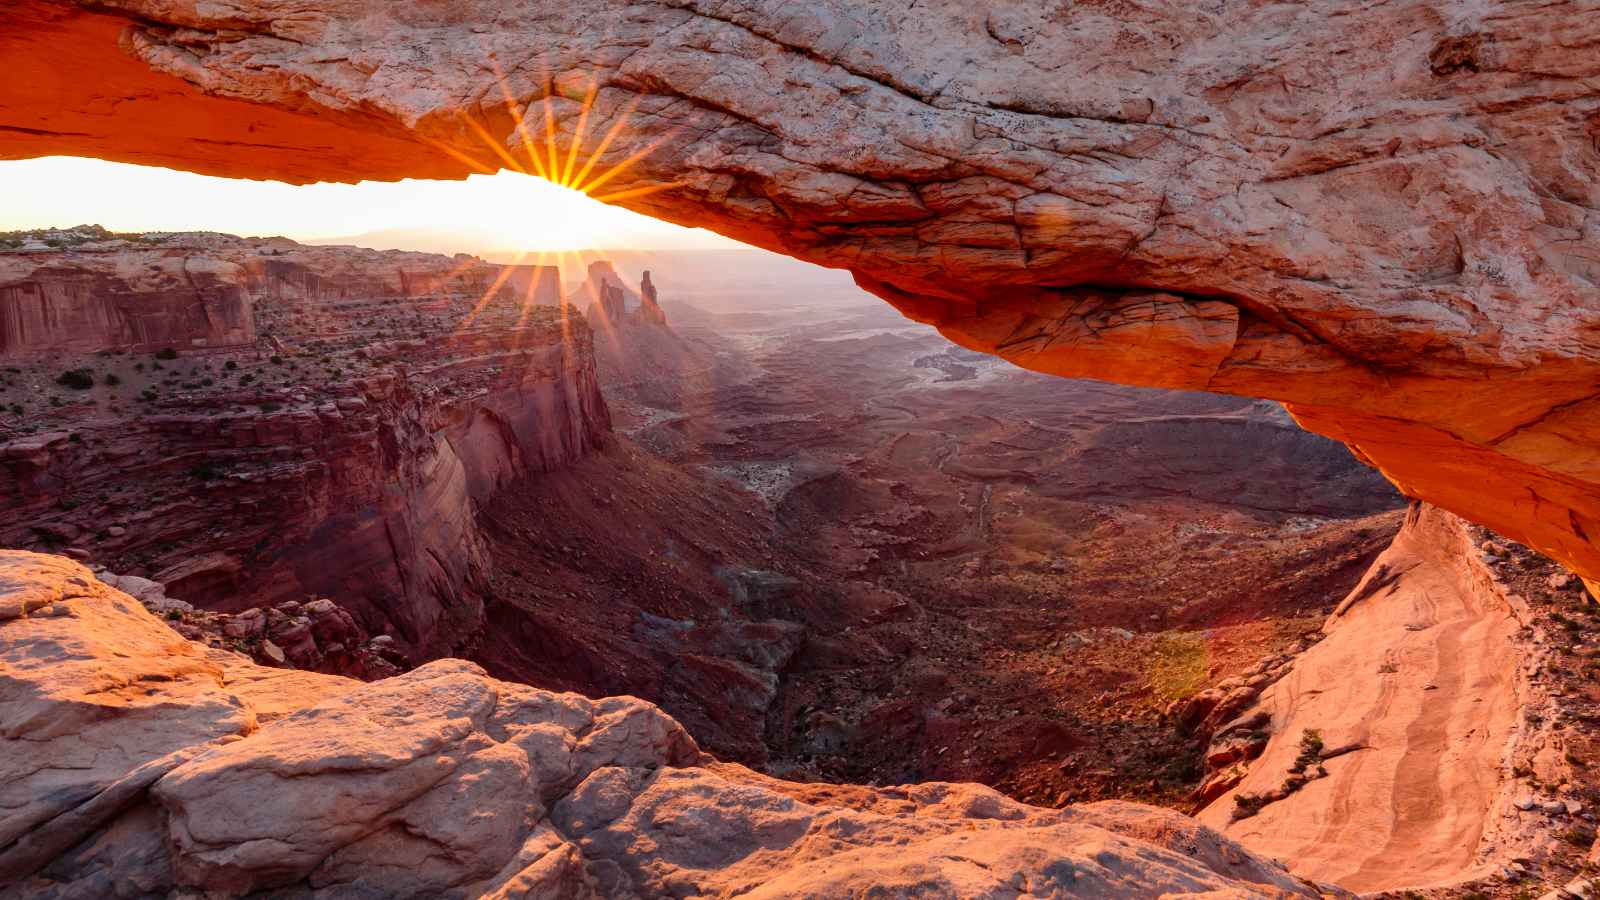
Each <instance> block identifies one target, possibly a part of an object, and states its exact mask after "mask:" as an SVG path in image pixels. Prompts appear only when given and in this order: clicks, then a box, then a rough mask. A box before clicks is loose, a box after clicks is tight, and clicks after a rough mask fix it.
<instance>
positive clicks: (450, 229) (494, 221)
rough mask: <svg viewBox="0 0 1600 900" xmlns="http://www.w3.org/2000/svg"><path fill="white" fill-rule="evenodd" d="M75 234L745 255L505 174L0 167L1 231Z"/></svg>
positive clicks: (703, 235) (718, 239) (86, 164)
mask: <svg viewBox="0 0 1600 900" xmlns="http://www.w3.org/2000/svg"><path fill="white" fill-rule="evenodd" d="M72 225H103V226H105V227H106V228H108V229H110V230H112V231H223V232H228V233H230V234H238V235H244V236H256V237H269V236H280V235H281V236H283V237H287V238H292V239H294V240H298V241H318V242H327V241H329V240H330V239H353V241H352V242H354V243H358V244H361V245H363V246H369V247H375V248H377V249H380V250H385V249H407V250H429V251H433V252H456V251H464V252H469V253H479V254H495V255H501V254H504V253H506V252H517V251H523V250H532V251H538V250H578V249H587V248H596V249H640V250H666V249H672V250H688V249H713V248H733V247H741V246H743V245H742V244H739V243H737V242H735V241H732V240H729V239H727V238H724V237H722V236H720V235H716V234H712V233H710V232H707V231H703V230H701V229H698V228H683V227H681V226H678V225H671V224H668V223H666V222H660V221H657V220H655V219H651V218H649V217H647V216H642V215H639V214H638V213H634V212H629V211H628V210H625V209H621V208H619V207H614V206H606V205H605V204H602V203H600V202H598V201H595V200H591V199H589V198H588V197H585V196H584V195H582V194H580V193H578V192H577V191H572V190H568V189H566V188H562V187H557V186H556V185H554V184H551V183H550V182H547V181H543V180H541V179H538V178H534V177H533V176H530V175H521V174H517V173H513V172H502V173H500V174H498V175H474V176H472V177H470V178H468V179H467V180H465V181H417V180H406V181H400V182H373V181H364V182H361V183H360V184H353V185H351V184H313V185H305V186H301V187H295V186H292V185H286V184H279V183H277V182H272V181H246V180H240V179H233V178H213V177H210V176H206V175H194V174H191V173H188V172H176V171H173V170H171V169H161V168H155V167H150V166H134V165H127V164H124V163H112V162H105V161H103V160H98V159H79V158H75V157H65V156H54V157H46V158H44V159H29V160H17V161H5V160H0V231H14V230H20V229H27V228H47V227H52V226H54V227H68V226H72Z"/></svg>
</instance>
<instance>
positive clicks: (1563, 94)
mask: <svg viewBox="0 0 1600 900" xmlns="http://www.w3.org/2000/svg"><path fill="white" fill-rule="evenodd" d="M1597 13H1600V4H1597V3H1595V2H1592V0H1557V2H1550V3H1540V4H1530V3H1523V2H1516V0H1498V2H1495V0H1490V2H1477V0H1471V2H1469V0H1452V2H1438V0H1426V2H1424V0H1403V2H1396V3H1383V4H1371V5H1357V6H1352V5H1351V4H1349V3H1347V2H1343V0H1309V2H1305V3H1295V4H1277V5H1271V6H1266V7H1263V6H1260V5H1258V4H1244V3H1204V4H1195V3H1191V2H1178V0H1154V2H1147V3H1138V4H1133V3H1112V2H1096V3H1065V2H1049V3H1035V2H1021V0H1018V2H1005V0H985V2H967V0H961V2H958V0H936V2H920V0H919V2H916V3H907V2H893V3H863V2H852V0H818V2H815V3H807V4H793V3H779V2H773V0H656V2H629V0H597V2H593V3H585V4H581V5H573V4H568V3H561V2H555V0H511V2H503V0H458V2H452V3H446V4H427V5H421V6H419V5H417V4H399V5H396V4H387V3H377V2H371V0H366V2H349V3H333V2H328V0H262V2H256V3H249V4H237V3H210V2H199V0H106V2H101V3H96V4H93V9H92V11H91V10H90V9H88V8H86V5H80V4H76V3H71V2H67V0H22V2H20V3H16V4H12V8H11V9H10V10H8V16H7V21H6V22H5V23H4V24H3V25H0V48H3V52H4V54H5V58H6V59H7V60H8V61H9V62H10V63H11V64H12V66H13V69H14V73H15V77H13V78H10V79H7V81H6V83H5V84H4V85H0V157H24V156H38V155H44V154H51V153H70V154H80V155H94V156H103V157H108V158H113V159H123V160H130V161H135V162H144V163H155V164H160V165H167V166H176V167H181V168H188V169H193V170H196V171H202V172H211V173H217V174H225V175H234V176H248V177H265V178H278V179H284V180H290V181H309V180H318V179H339V180H356V179H361V178H399V177H405V176H421V177H461V176H463V175H465V174H468V173H469V172H472V171H491V170H497V169H501V168H505V167H510V166H517V167H521V168H524V169H527V170H529V171H533V172H535V173H540V172H542V173H544V174H547V175H555V176H557V177H564V176H567V175H569V174H570V175H571V176H573V177H577V176H580V175H581V176H582V179H583V180H584V181H586V182H587V183H588V187H589V188H590V190H591V193H593V194H595V195H597V196H601V197H603V198H606V199H609V200H610V201H611V202H616V203H620V204H621V205H624V206H628V207H631V208H634V209H637V210H639V211H641V212H645V213H647V214H650V215H653V216H658V217H660V218H664V219H668V220H672V221H676V222H682V223H686V224H692V225H699V226H704V227H707V228H711V229H713V230H716V231H719V232H722V233H724V234H727V235H731V236H733V237H736V238H739V239H741V240H744V241H748V242H750V243H753V244H757V245H760V246H763V247H767V248H771V249H775V250H779V251H781V252H784V253H788V254H791V255H794V256H797V257H800V258H803V259H807V260H811V261H814V262H817V263H820V264H823V265H827V266H835V267H843V268H848V269H850V270H851V271H853V272H854V273H855V275H856V278H857V279H858V281H860V283H861V284H863V285H864V286H866V287H867V288H869V289H870V290H872V291H874V292H876V293H877V294H879V295H880V296H882V297H884V298H886V299H888V300H889V301H890V302H891V303H894V304H895V305H896V306H897V307H899V308H900V309H901V310H903V311H904V312H905V313H906V314H907V315H909V316H911V317H913V318H916V319H920V320H923V321H927V322H931V323H934V324H936V325H938V326H939V327H940V328H941V329H942V330H943V332H944V333H945V334H946V335H947V336H949V337H950V338H952V339H953V340H955V341H957V342H958V343H961V344H963V345H965V346H968V347H971V348H975V349H979V350H983V351H987V352H991V353H997V354H999V355H1001V356H1004V357H1005V358H1007V359H1009V360H1012V361H1013V362H1016V363H1017V364H1019V365H1022V366H1026V367H1029V368H1034V369H1039V370H1042V371H1046V372H1053V373H1057V374H1062V375H1072V376H1088V377H1095V378H1102V379H1106V380H1112V381H1120V382H1127V383H1137V384H1147V385H1155V386H1166V387H1182V388H1204V389H1208V390H1212V391H1220V392H1228V393H1239V394H1247V395H1254V396H1260V397H1267V398H1272V399H1276V400H1282V401H1285V402H1286V403H1288V405H1289V408H1290V410H1291V411H1292V412H1293V413H1294V415H1295V416H1296V418H1297V419H1298V420H1299V421H1300V422H1301V423H1302V424H1303V425H1305V426H1306V427H1308V428H1311V429H1312V430H1315V431H1318V432H1321V433H1323V434H1327V435H1330V436H1332V437H1335V438H1338V439H1340V440H1342V441H1345V442H1346V443H1347V444H1349V445H1350V446H1351V447H1352V449H1353V450H1354V451H1355V452H1356V453H1357V454H1358V455H1359V456H1361V457H1362V458H1363V459H1366V460H1369V461H1371V462H1372V463H1374V464H1375V465H1377V466H1378V467H1380V468H1381V469H1382V470H1383V471H1384V473H1385V474H1386V475H1388V476H1389V477H1390V478H1391V479H1392V480H1393V481H1395V482H1396V483H1397V484H1398V485H1399V486H1400V487H1401V488H1402V489H1403V490H1404V491H1406V492H1407V493H1408V494H1410V495H1412V496H1415V497H1420V498H1423V499H1426V500H1429V501H1431V502H1433V503H1436V504H1438V505H1440V506H1443V507H1446V508H1448V509H1451V510H1454V511H1456V512H1460V513H1462V514H1465V515H1467V516H1469V517H1470V518H1473V519H1475V520H1477V521H1478V522H1481V523H1483V524H1486V525H1489V526H1490V527H1492V528H1494V529H1496V530H1497V531H1499V532H1501V533H1503V534H1506V535H1507V536H1510V537H1513V538H1515V539H1517V540H1519V541H1522V542H1524V543H1526V544H1529V545H1531V546H1533V547H1535V548H1536V549H1538V550H1540V551H1542V552H1545V553H1547V554H1549V555H1552V556H1554V557H1556V558H1557V559H1560V560H1562V561H1563V562H1566V563H1568V564H1569V565H1571V566H1573V567H1574V568H1575V569H1576V570H1577V571H1579V572H1580V573H1581V574H1583V575H1584V576H1586V577H1587V578H1589V579H1590V581H1591V584H1593V583H1594V582H1595V579H1597V578H1600V545H1597V544H1596V541H1597V540H1600V537H1597V536H1600V487H1597V482H1600V393H1597V392H1600V286H1597V285H1600V218H1597V215H1596V210H1597V209H1600V181H1597V178H1596V174H1597V172H1600V88H1597V87H1596V79H1597V78H1600V55H1597V54H1595V53H1594V52H1592V50H1593V47H1594V46H1595V44H1596V43H1597V42H1600V14H1597ZM608 137H609V140H607V138H608ZM571 149H575V150H576V152H575V153H574V154H572V156H571V160H572V162H571V164H570V165H569V164H567V163H566V162H565V160H566V159H567V151H568V150H571ZM591 163H592V164H593V165H591Z"/></svg>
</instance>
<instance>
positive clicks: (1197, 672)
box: [1150, 631, 1211, 701]
mask: <svg viewBox="0 0 1600 900" xmlns="http://www.w3.org/2000/svg"><path fill="white" fill-rule="evenodd" d="M1210 668H1211V648H1210V645H1209V644H1207V643H1206V636H1205V632H1202V631H1189V632H1182V631H1179V632H1172V633H1169V634H1161V635H1157V636H1156V640H1155V645H1154V646H1153V647H1152V648H1151V664H1150V690H1151V691H1153V692H1154V693H1155V695H1156V696H1157V697H1160V698H1161V699H1162V700H1166V701H1171V700H1183V699H1186V698H1188V697H1192V696H1194V695H1195V694H1196V693H1197V692H1199V690H1200V689H1201V688H1202V687H1204V686H1205V683H1206V677H1207V675H1208V674H1209V672H1210Z"/></svg>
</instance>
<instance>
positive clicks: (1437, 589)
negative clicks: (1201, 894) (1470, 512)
mask: <svg viewBox="0 0 1600 900" xmlns="http://www.w3.org/2000/svg"><path fill="white" fill-rule="evenodd" d="M1519 604H1521V601H1520V599H1518V598H1513V597H1510V596H1508V592H1507V591H1506V590H1505V587H1504V585H1503V584H1501V583H1500V582H1499V581H1498V579H1497V578H1496V577H1495V575H1494V572H1493V570H1492V568H1491V567H1489V566H1486V565H1485V564H1484V562H1483V560H1482V559H1481V557H1480V553H1479V551H1478V549H1477V545H1476V542H1475V541H1473V540H1472V538H1471V536H1470V534H1469V532H1468V530H1467V528H1466V527H1465V525H1464V523H1463V522H1462V521H1461V520H1460V519H1459V518H1457V517H1455V516H1453V515H1451V514H1449V513H1446V512H1443V511H1442V510H1438V509H1434V508H1430V507H1426V506H1417V507H1414V508H1413V509H1412V510H1411V513H1410V514H1409V515H1408V517H1407V520H1406V524H1405V525H1404V526H1403V527H1402V529H1401V531H1400V533H1399V534H1398V535H1397V536H1396V538H1395V541H1394V544H1393V545H1392V546H1391V547H1390V548H1389V549H1388V550H1387V551H1385V553H1384V555H1383V556H1381V557H1379V559H1378V560H1377V562H1376V563H1375V564H1374V565H1373V567H1372V569H1371V570H1370V571H1369V572H1368V574H1367V576H1366V577H1365V578H1364V579H1363V580H1362V583H1361V584H1359V585H1358V586H1357V587H1356V588H1355V590H1354V591H1352V592H1351V594H1350V596H1348V597H1347V598H1345V600H1344V601H1343V602H1342V603H1341V604H1340V605H1339V606H1338V608H1336V609H1335V611H1334V614H1333V616H1332V617H1331V618H1330V619H1329V622H1328V624H1327V626H1326V628H1325V631H1326V637H1325V638H1324V639H1323V640H1322V641H1321V642H1319V643H1317V644H1316V646H1314V647H1312V648H1311V649H1309V650H1307V651H1306V652H1305V653H1303V654H1301V655H1300V656H1299V657H1298V658H1296V659H1295V660H1294V661H1293V663H1292V665H1290V666H1288V667H1287V670H1286V671H1283V670H1280V671H1276V672H1275V673H1274V679H1273V683H1272V684H1270V685H1269V686H1265V687H1264V689H1263V690H1262V692H1261V694H1260V696H1259V698H1257V699H1254V701H1253V702H1252V703H1250V704H1248V705H1247V706H1244V707H1240V708H1238V709H1235V710H1231V711H1230V712H1231V713H1232V714H1233V715H1234V716H1236V717H1237V718H1236V719H1235V721H1234V724H1233V725H1230V726H1224V727H1223V728H1222V730H1220V731H1219V732H1218V734H1217V737H1218V740H1217V741H1216V742H1215V743H1213V745H1212V747H1211V752H1210V754H1209V755H1214V756H1222V755H1226V753H1227V752H1228V750H1229V749H1230V747H1231V746H1232V745H1233V744H1236V743H1239V742H1245V743H1248V744H1251V745H1259V746H1251V747H1250V749H1251V750H1252V751H1253V752H1255V753H1259V754H1260V758H1259V759H1257V760H1255V761H1254V762H1253V763H1248V774H1246V773H1245V772H1244V771H1243V770H1244V767H1245V765H1246V763H1247V761H1246V760H1244V759H1243V758H1242V756H1243V755H1242V754H1241V756H1240V757H1238V758H1237V760H1238V761H1237V762H1235V763H1233V766H1234V768H1232V769H1228V768H1224V769H1223V772H1222V773H1220V774H1221V775H1222V776H1225V777H1226V781H1231V782H1232V783H1233V784H1237V787H1236V788H1233V789H1232V790H1228V791H1225V792H1224V791H1218V790H1212V791H1209V792H1208V793H1210V794H1213V795H1216V796H1218V799H1217V800H1216V801H1215V802H1214V803H1212V804H1211V805H1210V806H1208V807H1207V808H1206V809H1205V810H1203V811H1202V812H1201V813H1200V814H1199V817H1200V820H1201V821H1203V822H1206V823H1208V824H1210V825H1212V826H1213V827H1216V828H1221V829H1224V830H1225V831H1226V832H1227V833H1229V834H1231V835H1233V836H1235V837H1237V838H1239V839H1240V840H1241V841H1242V842H1244V843H1245V844H1246V845H1247V846H1250V847H1252V848H1254V849H1256V850H1259V851H1261V852H1264V853H1268V854H1270V855H1272V856H1275V857H1277V858H1281V859H1285V860H1292V861H1293V868H1294V869H1295V871H1297V872H1300V873H1302V874H1305V875H1307V876H1308V877H1314V878H1325V879H1328V880H1333V881H1338V882H1339V883H1340V884H1341V885H1343V886H1345V887H1348V888H1350V889H1352V890H1368V891H1370V890H1383V889H1394V888H1400V887H1407V888H1411V887H1428V886H1436V885H1438V884H1440V883H1447V882H1454V881H1458V880H1461V879H1465V878H1471V877H1474V876H1482V875H1483V874H1484V873H1486V872H1489V871H1492V870H1493V869H1494V868H1495V867H1497V866H1498V865H1500V864H1502V863H1504V862H1506V861H1507V857H1508V854H1509V852H1510V849H1509V848H1507V847H1505V846H1503V843H1497V842H1496V841H1495V840H1494V838H1495V836H1496V833H1497V832H1498V831H1499V830H1500V826H1499V824H1498V822H1499V818H1500V817H1501V816H1503V815H1505V813H1506V812H1507V811H1508V810H1509V804H1510V802H1511V800H1512V797H1511V796H1510V792H1511V791H1512V790H1513V789H1514V783H1513V782H1512V780H1511V778H1510V775H1511V773H1510V772H1509V771H1508V769H1509V768H1510V766H1509V763H1508V761H1507V757H1508V754H1509V752H1510V751H1511V749H1512V748H1513V747H1514V746H1515V744H1516V739H1517V738H1518V737H1519V736H1520V730H1521V726H1520V724H1519V719H1520V718H1521V712H1522V710H1521V706H1522V704H1523V703H1524V702H1525V700H1526V693H1527V688H1526V685H1525V683H1524V678H1523V673H1522V672H1521V662H1522V660H1523V658H1524V657H1525V656H1526V655H1527V652H1528V648H1527V647H1525V646H1524V643H1525V639H1524V638H1523V637H1522V636H1521V635H1519V632H1520V630H1521V628H1522V626H1523V624H1524V620H1525V618H1526V611H1525V609H1519ZM1269 735H1270V739H1268V736H1269ZM1214 781H1217V779H1216V778H1215V777H1214ZM1219 786H1221V787H1224V788H1225V787H1227V786H1228V785H1227V784H1226V782H1223V783H1221V784H1220V785H1219ZM1380 798H1381V799H1380Z"/></svg>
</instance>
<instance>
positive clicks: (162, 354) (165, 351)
mask: <svg viewBox="0 0 1600 900" xmlns="http://www.w3.org/2000/svg"><path fill="white" fill-rule="evenodd" d="M177 358H178V351H176V350H174V349H172V348H171V347H163V348H161V349H160V350H157V351H156V359H177Z"/></svg>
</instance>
